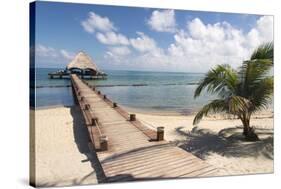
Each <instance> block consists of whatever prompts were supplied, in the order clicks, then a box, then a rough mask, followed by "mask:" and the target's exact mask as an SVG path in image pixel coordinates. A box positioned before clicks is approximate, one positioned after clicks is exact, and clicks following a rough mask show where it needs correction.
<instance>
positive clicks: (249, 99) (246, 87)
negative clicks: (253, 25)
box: [193, 42, 273, 141]
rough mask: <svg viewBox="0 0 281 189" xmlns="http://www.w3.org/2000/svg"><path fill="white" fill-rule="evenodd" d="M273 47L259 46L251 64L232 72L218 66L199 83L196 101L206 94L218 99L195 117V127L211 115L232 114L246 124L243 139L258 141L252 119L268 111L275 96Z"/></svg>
mask: <svg viewBox="0 0 281 189" xmlns="http://www.w3.org/2000/svg"><path fill="white" fill-rule="evenodd" d="M272 70H273V43H272V42H269V43H265V44H262V45H260V46H259V47H258V48H257V49H256V50H254V52H253V53H252V55H251V56H250V59H249V60H246V61H243V63H242V66H240V67H239V68H238V69H233V68H232V67H231V66H230V65H217V66H215V67H214V68H212V69H211V70H210V71H208V72H207V73H206V75H205V76H204V78H203V79H202V80H201V81H200V82H199V84H198V86H197V88H196V90H195V93H194V98H197V97H199V96H200V95H201V94H202V92H203V91H206V92H207V93H209V94H212V95H216V96H217V98H216V99H214V100H212V101H211V102H210V103H208V104H206V105H204V106H203V107H202V109H201V110H199V111H198V113H197V114H196V116H195V118H194V120H193V125H197V124H198V123H199V122H200V120H201V119H202V118H203V116H207V115H208V114H210V113H226V114H232V115H234V116H236V117H237V118H239V119H240V120H241V122H242V124H243V135H244V136H245V138H246V139H247V140H251V141H255V140H259V138H258V136H257V134H256V133H255V129H254V127H252V126H251V125H250V120H251V116H252V115H253V114H254V113H256V112H258V111H261V110H262V109H266V108H267V107H268V105H269V104H270V102H271V101H272V96H273V95H272V94H273V74H272Z"/></svg>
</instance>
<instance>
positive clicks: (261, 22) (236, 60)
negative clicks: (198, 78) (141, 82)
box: [100, 16, 273, 72]
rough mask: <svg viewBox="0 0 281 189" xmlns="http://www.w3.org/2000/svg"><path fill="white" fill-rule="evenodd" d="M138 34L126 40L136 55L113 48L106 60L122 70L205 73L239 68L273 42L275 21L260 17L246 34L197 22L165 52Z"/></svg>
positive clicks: (228, 26) (221, 24)
mask: <svg viewBox="0 0 281 189" xmlns="http://www.w3.org/2000/svg"><path fill="white" fill-rule="evenodd" d="M137 34H138V36H137V37H136V38H130V39H129V40H128V39H127V38H126V39H127V40H128V41H129V43H128V44H127V42H126V45H127V46H126V48H127V49H129V47H132V48H133V49H135V51H134V52H133V54H132V52H131V51H130V49H129V51H130V53H126V51H127V50H125V48H124V47H123V46H121V47H119V46H118V47H116V49H114V48H110V49H109V51H107V52H106V55H105V57H106V58H110V59H111V60H112V64H115V63H117V64H118V65H120V66H123V69H124V68H132V69H143V70H162V71H185V72H205V71H207V70H209V69H210V68H211V67H213V66H215V65H217V64H230V65H231V66H233V67H234V68H237V67H238V66H240V65H241V63H242V61H243V60H245V59H248V58H249V57H250V54H251V53H252V52H253V50H254V49H255V48H256V47H258V45H260V44H261V43H264V42H269V41H272V40H273V19H272V17H270V16H263V17H260V18H259V19H258V20H257V21H256V24H255V26H254V27H252V28H251V29H250V30H249V31H243V30H242V29H239V28H236V27H233V26H232V25H231V24H230V23H227V22H218V23H215V24H206V23H204V22H203V21H202V20H200V19H199V18H195V19H193V20H191V21H189V22H188V23H187V25H186V27H185V28H183V29H182V30H177V31H176V33H175V34H174V36H173V37H174V42H173V43H171V44H170V45H169V46H168V48H166V49H162V48H161V47H159V46H158V45H157V43H156V41H155V40H154V39H153V38H151V37H149V36H147V35H146V34H144V33H142V32H137ZM115 35H118V34H115ZM104 36H105V37H104ZM103 37H104V39H102V38H103ZM124 37H125V36H124ZM100 38H101V41H103V43H104V44H117V42H116V41H119V40H116V39H115V38H116V37H114V38H113V39H115V40H109V38H110V37H108V36H107V35H101V36H100ZM127 40H126V41H127ZM109 41H115V42H111V43H109ZM119 48H120V49H119ZM121 49H122V50H121ZM110 62H111V61H110Z"/></svg>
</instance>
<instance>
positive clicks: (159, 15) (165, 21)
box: [147, 10, 176, 32]
mask: <svg viewBox="0 0 281 189" xmlns="http://www.w3.org/2000/svg"><path fill="white" fill-rule="evenodd" d="M147 24H148V25H149V26H150V27H151V29H152V30H155V31H159V32H175V31H176V19H175V12H174V10H163V11H159V10H155V11H153V12H152V15H151V17H150V19H149V20H148V21H147Z"/></svg>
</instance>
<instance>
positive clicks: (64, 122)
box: [35, 107, 98, 186]
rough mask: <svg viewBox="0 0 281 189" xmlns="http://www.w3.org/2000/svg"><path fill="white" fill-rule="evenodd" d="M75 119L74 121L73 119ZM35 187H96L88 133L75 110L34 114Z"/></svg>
mask: <svg viewBox="0 0 281 189" xmlns="http://www.w3.org/2000/svg"><path fill="white" fill-rule="evenodd" d="M73 117H74V118H75V119H74V118H73ZM35 123H36V129H35V133H36V135H35V136H36V147H35V150H36V151H35V152H36V184H37V185H38V186H68V185H69V186H70V185H78V184H96V183H97V182H98V179H97V176H96V172H95V169H94V166H95V162H96V159H95V157H94V155H93V153H91V152H90V151H89V149H88V141H89V139H88V133H87V130H85V129H86V127H81V126H83V125H82V123H83V122H82V117H81V114H80V112H79V109H77V107H76V108H67V107H59V108H50V109H43V110H36V121H35Z"/></svg>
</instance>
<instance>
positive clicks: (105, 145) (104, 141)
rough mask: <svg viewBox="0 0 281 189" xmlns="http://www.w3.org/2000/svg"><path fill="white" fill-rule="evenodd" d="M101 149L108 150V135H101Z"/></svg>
mask: <svg viewBox="0 0 281 189" xmlns="http://www.w3.org/2000/svg"><path fill="white" fill-rule="evenodd" d="M100 150H101V151H106V150H108V138H107V136H104V135H102V136H100Z"/></svg>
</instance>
